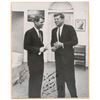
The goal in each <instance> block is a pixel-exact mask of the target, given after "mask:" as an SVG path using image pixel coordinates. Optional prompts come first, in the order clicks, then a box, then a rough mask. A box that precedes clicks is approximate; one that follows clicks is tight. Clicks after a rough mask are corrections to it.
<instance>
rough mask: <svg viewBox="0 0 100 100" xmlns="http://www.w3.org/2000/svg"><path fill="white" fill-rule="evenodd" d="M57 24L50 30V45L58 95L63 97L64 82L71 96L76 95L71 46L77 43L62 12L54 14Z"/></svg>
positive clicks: (74, 34) (73, 31)
mask: <svg viewBox="0 0 100 100" xmlns="http://www.w3.org/2000/svg"><path fill="white" fill-rule="evenodd" d="M54 21H55V24H56V25H57V27H56V28H54V29H53V30H52V38H51V47H52V51H53V52H55V63H56V76H57V77H56V79H57V90H58V97H60V98H61V97H65V82H66V83H67V87H68V89H69V92H70V95H71V97H77V92H76V86H75V71H74V51H73V46H74V45H76V44H77V43H78V39H77V35H76V32H75V30H74V28H73V27H72V26H70V25H66V24H64V14H62V13H56V14H54Z"/></svg>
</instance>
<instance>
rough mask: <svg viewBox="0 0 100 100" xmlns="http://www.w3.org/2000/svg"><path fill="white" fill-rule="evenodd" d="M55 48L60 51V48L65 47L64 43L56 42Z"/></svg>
mask: <svg viewBox="0 0 100 100" xmlns="http://www.w3.org/2000/svg"><path fill="white" fill-rule="evenodd" d="M54 47H55V48H56V49H58V48H61V47H64V45H63V43H61V42H56V43H54Z"/></svg>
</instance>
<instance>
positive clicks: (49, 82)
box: [11, 1, 89, 99]
mask: <svg viewBox="0 0 100 100" xmlns="http://www.w3.org/2000/svg"><path fill="white" fill-rule="evenodd" d="M11 96H12V97H11V98H12V99H27V98H76V99H77V98H87V99H88V98H89V2H88V1H81V2H79V1H78V2H74V1H73V2H69V1H64V2H11Z"/></svg>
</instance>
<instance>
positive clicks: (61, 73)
mask: <svg viewBox="0 0 100 100" xmlns="http://www.w3.org/2000/svg"><path fill="white" fill-rule="evenodd" d="M62 60H63V59H62V57H61V56H60V55H59V56H56V76H57V77H56V80H57V90H58V97H65V82H66V83H67V87H68V90H69V92H70V95H71V97H77V93H76V87H75V72H74V66H68V65H69V64H68V65H67V63H66V64H65V63H63V61H62ZM66 62H67V61H66Z"/></svg>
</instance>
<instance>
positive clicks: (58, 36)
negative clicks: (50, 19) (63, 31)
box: [58, 27, 60, 41]
mask: <svg viewBox="0 0 100 100" xmlns="http://www.w3.org/2000/svg"><path fill="white" fill-rule="evenodd" d="M58 40H59V41H60V27H58Z"/></svg>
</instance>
